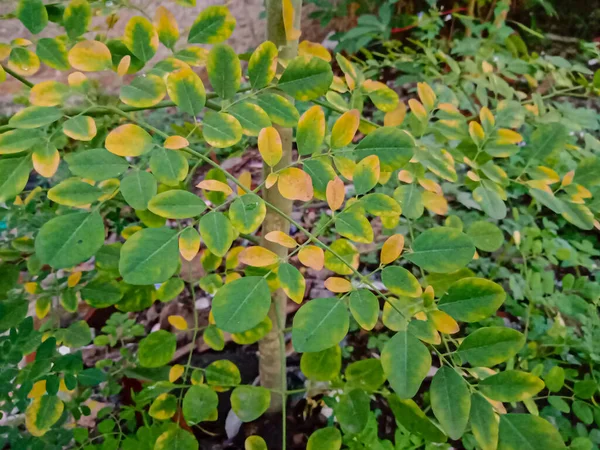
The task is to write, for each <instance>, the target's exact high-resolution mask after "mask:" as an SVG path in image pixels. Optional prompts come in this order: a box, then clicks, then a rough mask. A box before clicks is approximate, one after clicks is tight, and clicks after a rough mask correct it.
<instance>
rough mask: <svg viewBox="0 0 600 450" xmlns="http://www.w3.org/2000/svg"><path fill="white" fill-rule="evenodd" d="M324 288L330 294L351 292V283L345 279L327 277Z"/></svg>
mask: <svg viewBox="0 0 600 450" xmlns="http://www.w3.org/2000/svg"><path fill="white" fill-rule="evenodd" d="M325 287H326V288H327V289H328V290H330V291H331V292H335V293H336V294H341V293H344V292H349V291H351V290H352V283H350V282H349V281H348V280H346V279H345V278H340V277H329V278H327V279H326V280H325Z"/></svg>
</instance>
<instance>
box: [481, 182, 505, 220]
mask: <svg viewBox="0 0 600 450" xmlns="http://www.w3.org/2000/svg"><path fill="white" fill-rule="evenodd" d="M473 198H474V199H475V201H476V202H477V203H479V206H481V209H482V210H483V212H484V213H486V214H487V215H488V216H490V217H491V218H492V219H496V220H502V219H504V218H505V217H506V205H505V204H504V201H503V200H502V198H501V197H500V195H499V194H498V193H497V192H496V191H495V190H493V189H490V188H489V187H486V186H485V185H483V184H482V185H481V186H479V187H477V188H476V189H475V190H474V191H473Z"/></svg>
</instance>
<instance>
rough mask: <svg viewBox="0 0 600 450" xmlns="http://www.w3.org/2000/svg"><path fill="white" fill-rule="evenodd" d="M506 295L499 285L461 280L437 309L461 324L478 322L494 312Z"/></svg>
mask: <svg viewBox="0 0 600 450" xmlns="http://www.w3.org/2000/svg"><path fill="white" fill-rule="evenodd" d="M505 298H506V293H505V292H504V289H503V288H502V286H500V285H499V284H496V283H494V282H493V281H490V280H486V279H483V278H462V279H460V280H458V281H457V282H455V283H453V284H452V285H451V286H450V288H449V289H448V292H447V293H446V294H445V295H444V296H443V297H442V298H441V299H440V301H439V303H438V307H439V309H441V310H442V311H444V312H446V313H448V314H450V315H451V316H452V317H453V318H454V319H456V320H459V321H462V322H478V321H480V320H483V319H485V318H487V317H489V316H491V315H492V314H494V313H495V312H496V310H497V309H498V308H499V307H500V305H502V303H503V302H504V299H505Z"/></svg>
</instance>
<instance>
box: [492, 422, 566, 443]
mask: <svg viewBox="0 0 600 450" xmlns="http://www.w3.org/2000/svg"><path fill="white" fill-rule="evenodd" d="M525 448H526V449H528V450H561V449H566V447H565V444H564V442H563V439H562V436H561V435H560V433H559V432H558V429H557V428H555V426H554V425H552V424H551V423H550V422H548V421H547V420H544V419H542V418H541V417H537V416H533V415H530V414H502V415H501V416H500V440H499V445H498V449H499V450H522V449H525Z"/></svg>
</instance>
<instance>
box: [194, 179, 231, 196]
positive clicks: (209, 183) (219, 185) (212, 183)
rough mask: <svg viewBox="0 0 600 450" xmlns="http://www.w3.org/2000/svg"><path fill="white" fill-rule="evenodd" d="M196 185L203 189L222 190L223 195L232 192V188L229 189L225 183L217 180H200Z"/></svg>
mask: <svg viewBox="0 0 600 450" xmlns="http://www.w3.org/2000/svg"><path fill="white" fill-rule="evenodd" d="M196 187H197V188H200V189H204V190H205V191H216V192H222V193H223V194H225V195H231V194H233V189H231V188H230V187H229V185H228V184H227V183H223V182H222V181H218V180H202V181H201V182H200V183H198V184H197V185H196Z"/></svg>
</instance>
